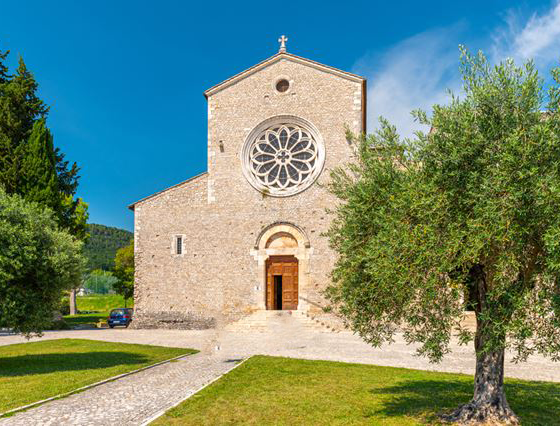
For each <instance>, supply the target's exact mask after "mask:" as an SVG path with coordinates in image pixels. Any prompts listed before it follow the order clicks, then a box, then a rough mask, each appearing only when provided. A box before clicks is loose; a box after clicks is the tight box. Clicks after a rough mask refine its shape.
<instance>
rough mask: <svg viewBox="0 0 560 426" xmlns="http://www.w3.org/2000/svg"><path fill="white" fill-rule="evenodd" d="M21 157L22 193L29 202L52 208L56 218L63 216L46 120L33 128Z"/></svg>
mask: <svg viewBox="0 0 560 426" xmlns="http://www.w3.org/2000/svg"><path fill="white" fill-rule="evenodd" d="M23 146H24V147H25V153H24V156H23V158H22V164H21V168H22V174H21V182H20V188H19V192H21V194H23V196H24V198H25V199H26V200H28V201H35V202H36V203H38V204H40V205H42V206H46V207H49V208H51V209H52V210H53V211H54V212H55V214H56V216H57V217H59V218H60V216H61V214H62V211H61V210H62V209H61V207H62V204H61V202H62V200H61V193H60V189H59V185H58V176H57V174H56V158H55V152H54V147H53V137H52V135H51V132H50V131H49V129H47V126H46V123H45V119H40V120H38V121H36V122H35V124H34V125H33V130H32V132H31V135H30V137H29V140H28V142H27V144H25V145H23Z"/></svg>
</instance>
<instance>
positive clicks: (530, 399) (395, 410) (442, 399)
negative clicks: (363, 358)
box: [370, 377, 560, 426]
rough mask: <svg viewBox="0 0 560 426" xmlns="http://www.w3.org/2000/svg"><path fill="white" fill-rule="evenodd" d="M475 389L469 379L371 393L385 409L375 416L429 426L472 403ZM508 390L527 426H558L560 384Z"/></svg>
mask: <svg viewBox="0 0 560 426" xmlns="http://www.w3.org/2000/svg"><path fill="white" fill-rule="evenodd" d="M473 387H474V386H473V379H472V378H469V377H465V380H460V379H452V378H450V379H449V380H445V379H442V380H433V379H432V380H427V379H426V380H423V379H414V380H409V379H406V380H403V381H402V382H400V383H399V384H396V385H394V386H388V387H381V388H377V389H372V390H371V391H370V392H371V393H372V394H374V395H377V396H378V397H379V399H380V400H381V406H382V407H381V408H380V409H378V410H376V413H375V414H382V415H384V416H387V417H400V416H403V415H408V416H413V417H417V418H421V419H423V420H424V421H425V422H426V423H428V424H432V423H436V424H439V421H438V415H439V414H444V413H449V412H451V411H453V410H454V409H455V408H457V407H458V406H459V405H461V404H464V403H467V402H469V401H470V399H471V398H472V395H473ZM505 388H506V389H505V390H506V396H507V399H508V402H509V404H510V406H511V407H512V409H513V410H514V411H515V413H516V414H517V415H518V416H519V418H520V420H521V424H522V425H523V426H526V425H549V424H558V423H557V422H558V415H559V409H560V383H548V382H521V381H517V380H509V381H508V380H506V385H505Z"/></svg>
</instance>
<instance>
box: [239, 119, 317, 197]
mask: <svg viewBox="0 0 560 426" xmlns="http://www.w3.org/2000/svg"><path fill="white" fill-rule="evenodd" d="M313 133H316V132H312V131H311V130H310V129H307V128H305V127H303V126H299V125H296V124H290V123H281V124H276V125H272V126H269V127H266V128H265V129H263V130H260V131H258V132H257V133H256V136H253V137H251V138H250V139H249V140H248V141H247V142H249V145H248V146H246V150H247V151H248V152H247V153H246V155H247V157H248V158H246V161H245V163H246V170H245V174H246V176H247V177H248V178H249V181H250V182H251V183H252V184H253V186H255V187H256V188H257V189H259V190H261V191H267V192H270V194H271V195H278V196H281V195H292V194H295V193H297V192H299V191H302V190H303V189H305V188H306V187H307V186H309V185H310V184H311V183H313V181H314V180H315V178H316V177H317V175H318V173H319V172H320V169H321V168H322V165H323V164H322V163H323V157H324V155H323V150H322V144H320V143H319V142H318V140H317V139H318V138H317V137H316V136H314V134H313ZM253 134H255V132H253ZM247 148H248V149H247ZM247 169H248V170H247Z"/></svg>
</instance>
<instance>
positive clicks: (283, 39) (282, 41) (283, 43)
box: [278, 35, 288, 53]
mask: <svg viewBox="0 0 560 426" xmlns="http://www.w3.org/2000/svg"><path fill="white" fill-rule="evenodd" d="M287 41H288V37H286V36H285V35H282V37H280V38H279V39H278V43H280V49H279V50H278V53H284V52H286V42H287Z"/></svg>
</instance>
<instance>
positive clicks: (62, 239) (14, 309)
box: [0, 189, 85, 335]
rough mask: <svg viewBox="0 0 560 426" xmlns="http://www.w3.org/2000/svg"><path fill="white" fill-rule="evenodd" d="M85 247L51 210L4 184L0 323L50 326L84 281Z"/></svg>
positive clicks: (24, 329) (28, 329)
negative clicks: (64, 299)
mask: <svg viewBox="0 0 560 426" xmlns="http://www.w3.org/2000/svg"><path fill="white" fill-rule="evenodd" d="M81 247H82V243H81V242H80V241H79V240H77V239H76V238H75V237H73V236H72V235H70V234H69V233H68V232H66V231H63V230H60V229H59V228H58V225H57V223H56V220H55V219H54V217H53V214H52V213H51V212H50V211H49V210H48V209H44V208H43V207H41V206H39V205H37V204H36V203H29V202H27V201H25V200H23V199H22V198H21V197H19V196H17V195H11V196H10V195H7V194H6V193H5V191H4V190H2V189H0V326H2V327H8V328H11V329H13V331H14V332H16V333H23V334H25V335H30V334H32V333H40V332H41V330H43V329H45V328H47V327H48V326H49V325H50V324H51V322H52V318H53V312H54V311H55V310H56V309H57V308H58V305H59V303H60V296H61V293H62V292H63V291H65V290H68V289H70V288H72V287H76V286H78V285H79V282H80V279H81V274H82V269H83V266H84V262H85V260H84V258H83V256H82V254H81Z"/></svg>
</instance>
